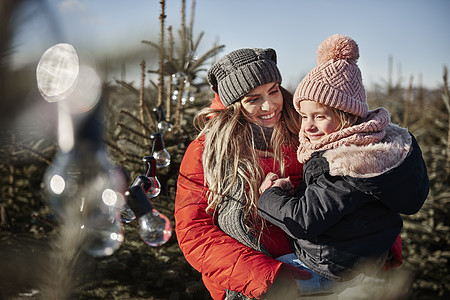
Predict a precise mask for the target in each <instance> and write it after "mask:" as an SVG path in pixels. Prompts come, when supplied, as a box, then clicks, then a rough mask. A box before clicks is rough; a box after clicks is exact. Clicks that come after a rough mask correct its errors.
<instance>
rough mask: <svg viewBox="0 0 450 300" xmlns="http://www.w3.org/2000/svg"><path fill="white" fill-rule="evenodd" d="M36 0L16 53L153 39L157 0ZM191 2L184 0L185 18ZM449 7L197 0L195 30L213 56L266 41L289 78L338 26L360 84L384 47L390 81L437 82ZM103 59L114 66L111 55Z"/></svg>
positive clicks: (34, 55) (446, 60) (378, 0)
mask: <svg viewBox="0 0 450 300" xmlns="http://www.w3.org/2000/svg"><path fill="white" fill-rule="evenodd" d="M31 2H34V1H31ZM39 2H40V3H43V4H42V5H39V6H34V9H35V10H34V11H33V13H32V16H33V17H32V18H31V19H29V20H28V21H27V22H26V23H24V24H23V25H21V26H20V27H19V29H18V35H17V39H16V41H15V45H16V47H17V48H16V49H17V51H16V55H15V62H16V63H20V62H25V61H27V59H25V53H26V54H27V55H28V57H31V59H38V58H39V57H40V55H42V53H43V52H44V51H45V50H46V49H47V48H48V47H50V46H52V45H53V44H56V43H60V42H68V43H71V44H73V45H74V46H75V48H76V49H82V50H87V51H92V52H93V53H100V52H103V51H104V52H105V53H106V55H109V56H112V54H113V53H118V52H121V51H127V50H131V49H144V51H145V49H148V48H149V46H146V45H144V44H142V43H141V40H152V41H154V42H158V35H159V19H158V18H159V14H160V4H159V0H128V1H124V0H46V1H39ZM39 2H38V3H39ZM166 2H167V3H166V15H167V18H166V26H169V25H171V26H173V28H174V29H179V28H180V16H181V12H180V11H181V0H167V1H166ZM191 4H192V0H186V22H187V23H188V22H189V18H190V14H191ZM449 13H450V1H449V0H371V1H369V0H339V1H335V0H316V1H312V0H308V1H307V0H277V1H274V0H272V1H270V0H226V1H225V0H197V1H196V7H195V22H194V34H195V36H198V34H199V33H200V32H201V31H204V33H205V34H204V37H203V39H202V43H201V47H200V53H199V54H202V51H203V52H205V51H207V50H209V49H210V48H211V47H212V46H213V45H214V43H217V42H218V43H220V44H224V45H225V46H226V48H225V51H224V52H221V53H220V55H219V56H222V55H224V54H225V53H227V52H230V51H232V50H235V49H238V48H244V47H260V48H266V47H271V48H274V49H275V50H276V51H277V54H278V65H279V67H280V70H281V72H282V75H283V80H284V83H285V85H290V86H294V87H295V86H296V84H297V83H298V82H299V81H300V80H301V78H302V77H303V76H304V75H305V74H306V73H307V72H308V71H309V70H310V69H311V68H313V67H314V66H315V57H316V50H317V46H318V45H319V44H320V42H321V41H322V40H324V39H325V38H326V37H328V36H329V35H332V34H334V33H340V34H345V35H348V36H350V37H352V38H353V39H354V40H355V41H356V42H357V43H358V44H359V47H360V56H361V57H360V60H359V66H360V68H361V70H362V73H363V80H364V83H365V85H366V87H367V88H370V87H373V85H374V84H383V83H384V82H385V81H386V80H387V79H388V61H389V57H390V56H392V58H393V74H392V75H393V80H394V81H395V82H397V81H398V80H401V82H402V83H403V84H404V85H407V84H408V82H409V78H410V76H413V77H414V81H413V84H415V85H417V84H418V83H419V77H420V76H421V77H422V83H423V85H424V86H426V87H429V88H437V87H439V86H440V85H441V84H442V74H443V66H444V65H447V66H450V34H449V29H450V18H449ZM139 55H142V54H139ZM142 59H146V60H150V59H151V58H150V57H145V55H142V57H136V62H134V63H131V62H130V64H127V74H132V73H133V70H135V71H136V73H138V72H139V62H140V61H141V60H142ZM153 59H154V58H153ZM112 63H117V64H118V65H117V68H118V69H120V64H121V63H120V62H114V60H112ZM112 75H113V74H110V76H112ZM129 76H132V75H129ZM127 79H128V78H127Z"/></svg>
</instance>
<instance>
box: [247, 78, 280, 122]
mask: <svg viewBox="0 0 450 300" xmlns="http://www.w3.org/2000/svg"><path fill="white" fill-rule="evenodd" d="M241 104H242V108H243V109H244V111H245V113H246V115H247V118H248V119H249V121H250V122H252V123H255V124H258V125H261V126H264V127H274V126H275V124H276V123H277V122H278V121H279V120H280V117H281V110H282V109H283V94H282V93H281V90H280V86H279V84H278V83H277V82H271V83H266V84H263V85H260V86H258V87H257V88H254V89H253V90H251V91H250V92H248V93H247V94H246V95H245V96H244V97H243V98H242V99H241Z"/></svg>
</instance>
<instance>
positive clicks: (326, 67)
mask: <svg viewBox="0 0 450 300" xmlns="http://www.w3.org/2000/svg"><path fill="white" fill-rule="evenodd" d="M358 58H359V48H358V45H357V44H356V42H355V41H354V40H353V39H351V38H349V37H348V36H344V35H340V34H335V35H332V36H330V37H328V38H327V39H325V40H324V41H323V42H322V43H321V44H320V45H319V47H318V49H317V59H316V62H317V66H316V67H315V68H314V69H312V70H311V71H310V72H309V73H308V74H307V75H306V76H305V78H303V80H302V81H301V82H300V84H299V85H298V87H297V89H296V91H295V93H294V106H295V108H296V109H297V111H299V109H300V102H301V101H302V100H312V101H316V102H318V103H322V104H324V105H327V106H331V107H334V108H337V109H339V110H342V111H345V112H348V113H350V114H353V115H356V116H358V117H365V116H366V115H367V111H368V105H367V101H366V92H365V90H364V86H363V83H362V76H361V71H360V70H359V68H358V65H357V64H356V63H357V61H358Z"/></svg>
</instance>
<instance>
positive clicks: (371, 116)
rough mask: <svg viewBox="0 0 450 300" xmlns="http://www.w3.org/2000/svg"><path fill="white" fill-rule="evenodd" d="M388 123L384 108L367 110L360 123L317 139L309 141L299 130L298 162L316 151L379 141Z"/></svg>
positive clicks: (364, 144) (303, 161) (308, 157)
mask: <svg viewBox="0 0 450 300" xmlns="http://www.w3.org/2000/svg"><path fill="white" fill-rule="evenodd" d="M389 123H390V116H389V112H388V111H387V110H386V109H384V108H382V107H381V108H377V109H375V110H372V111H369V112H368V113H367V116H366V118H365V119H363V120H362V122H361V123H359V124H356V125H354V126H351V127H348V128H344V129H342V130H339V131H336V132H333V133H331V134H328V135H325V136H324V137H322V138H321V139H320V140H319V141H316V142H314V143H311V141H310V140H309V139H308V138H306V136H305V135H304V134H303V133H301V132H300V134H299V141H300V145H299V147H298V151H297V158H298V160H299V162H301V163H305V162H306V161H307V160H308V159H310V158H311V155H312V154H313V153H314V152H316V151H322V150H329V149H334V148H336V147H339V146H342V145H346V146H349V145H358V146H366V145H369V144H372V143H377V142H379V141H381V140H382V139H383V138H384V136H385V134H386V131H385V127H386V126H387V125H388V124H389Z"/></svg>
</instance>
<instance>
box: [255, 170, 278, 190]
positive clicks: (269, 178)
mask: <svg viewBox="0 0 450 300" xmlns="http://www.w3.org/2000/svg"><path fill="white" fill-rule="evenodd" d="M277 179H278V175H277V174H275V173H272V172H269V173H267V175H266V178H264V180H263V182H262V183H261V186H260V187H259V193H260V194H262V193H263V192H264V191H265V190H267V189H268V188H270V187H271V186H272V184H273V183H274V181H275V180H277Z"/></svg>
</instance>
